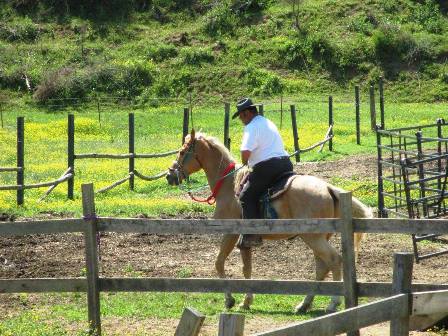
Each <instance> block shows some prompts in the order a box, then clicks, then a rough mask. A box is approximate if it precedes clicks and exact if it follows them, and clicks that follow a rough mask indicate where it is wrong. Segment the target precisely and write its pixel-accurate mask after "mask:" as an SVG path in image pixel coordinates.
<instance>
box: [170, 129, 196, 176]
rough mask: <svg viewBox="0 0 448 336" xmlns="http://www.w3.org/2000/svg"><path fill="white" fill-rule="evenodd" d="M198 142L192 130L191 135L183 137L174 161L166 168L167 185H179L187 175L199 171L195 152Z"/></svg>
mask: <svg viewBox="0 0 448 336" xmlns="http://www.w3.org/2000/svg"><path fill="white" fill-rule="evenodd" d="M198 141H199V139H197V138H195V132H194V130H191V134H188V135H187V136H186V137H185V142H184V144H183V146H182V147H181V149H180V150H179V153H177V158H176V160H175V161H174V162H173V164H172V165H171V167H170V168H168V173H167V175H166V179H167V181H168V184H170V185H179V184H181V183H182V181H183V180H185V179H186V178H187V177H188V176H189V175H191V174H193V173H194V172H197V171H198V170H200V169H201V164H200V163H199V161H198V156H197V152H196V150H197V144H198Z"/></svg>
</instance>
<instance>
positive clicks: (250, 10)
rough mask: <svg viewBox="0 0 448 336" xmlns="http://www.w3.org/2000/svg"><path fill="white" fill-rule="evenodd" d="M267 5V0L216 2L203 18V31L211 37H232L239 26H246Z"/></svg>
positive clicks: (227, 0) (268, 2)
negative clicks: (228, 35)
mask: <svg viewBox="0 0 448 336" xmlns="http://www.w3.org/2000/svg"><path fill="white" fill-rule="evenodd" d="M269 4H270V1H269V0H264V1H263V0H226V1H218V2H216V4H215V5H214V6H213V7H212V9H211V10H209V11H208V12H207V14H206V15H205V16H204V27H203V30H204V32H205V33H206V34H208V35H210V36H213V37H214V36H219V35H227V34H230V35H232V34H233V33H234V32H235V30H236V28H237V27H238V26H239V25H244V24H246V23H247V22H248V21H249V20H250V19H251V18H252V17H253V16H254V15H256V14H258V13H259V12H260V11H261V10H263V9H265V8H267V7H268V6H269Z"/></svg>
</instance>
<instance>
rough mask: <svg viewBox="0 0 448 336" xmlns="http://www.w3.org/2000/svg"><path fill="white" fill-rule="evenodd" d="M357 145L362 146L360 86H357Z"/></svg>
mask: <svg viewBox="0 0 448 336" xmlns="http://www.w3.org/2000/svg"><path fill="white" fill-rule="evenodd" d="M355 113H356V144H357V145H360V144H361V129H360V123H361V122H360V119H361V118H360V115H359V113H360V101H359V86H358V85H356V86H355Z"/></svg>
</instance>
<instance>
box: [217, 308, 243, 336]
mask: <svg viewBox="0 0 448 336" xmlns="http://www.w3.org/2000/svg"><path fill="white" fill-rule="evenodd" d="M243 334H244V315H242V314H227V313H223V314H221V315H219V332H218V336H243Z"/></svg>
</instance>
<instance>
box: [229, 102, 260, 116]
mask: <svg viewBox="0 0 448 336" xmlns="http://www.w3.org/2000/svg"><path fill="white" fill-rule="evenodd" d="M260 105H261V104H254V103H252V99H250V98H243V99H241V100H240V101H239V102H238V103H237V104H236V112H235V113H234V114H233V116H232V119H235V118H236V117H238V115H239V114H240V113H241V112H242V111H244V110H247V109H248V108H249V107H256V106H260Z"/></svg>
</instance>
